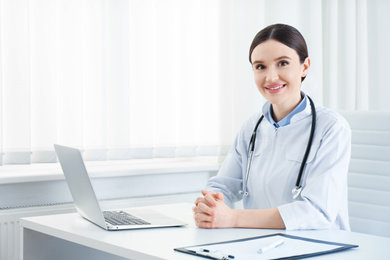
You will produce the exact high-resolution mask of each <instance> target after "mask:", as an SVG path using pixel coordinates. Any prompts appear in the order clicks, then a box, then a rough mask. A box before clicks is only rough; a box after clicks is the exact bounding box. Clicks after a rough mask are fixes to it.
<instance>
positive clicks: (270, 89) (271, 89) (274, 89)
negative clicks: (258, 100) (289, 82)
mask: <svg viewBox="0 0 390 260" xmlns="http://www.w3.org/2000/svg"><path fill="white" fill-rule="evenodd" d="M283 86H284V85H280V86H278V87H276V88H270V90H275V89H280V88H282V87H283Z"/></svg>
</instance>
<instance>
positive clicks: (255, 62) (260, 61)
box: [252, 56, 291, 65]
mask: <svg viewBox="0 0 390 260" xmlns="http://www.w3.org/2000/svg"><path fill="white" fill-rule="evenodd" d="M278 60H291V58H290V57H288V56H280V57H278V58H276V59H274V61H278ZM259 63H260V64H261V63H264V61H262V60H255V61H254V62H252V65H254V64H259Z"/></svg>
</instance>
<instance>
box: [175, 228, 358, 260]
mask: <svg viewBox="0 0 390 260" xmlns="http://www.w3.org/2000/svg"><path fill="white" fill-rule="evenodd" d="M280 239H283V242H284V243H283V245H281V246H279V247H276V248H273V249H271V250H268V251H266V252H264V253H258V251H259V249H260V248H262V247H264V246H266V245H269V244H272V243H274V242H275V241H278V240H280ZM356 247H358V245H352V244H343V243H336V242H329V241H323V240H317V239H311V238H304V237H299V236H293V235H288V234H283V233H276V234H270V235H265V236H258V237H249V238H244V239H237V240H230V241H224V242H218V243H210V244H202V245H195V246H187V247H181V248H175V249H174V250H175V251H178V252H182V253H186V254H191V255H195V256H199V257H203V258H208V259H226V260H242V259H244V260H245V259H251V260H252V259H253V260H262V259H274V260H277V259H279V260H282V259H283V260H284V259H302V258H308V257H312V256H318V255H324V254H330V253H336V252H340V251H343V250H347V249H351V248H356Z"/></svg>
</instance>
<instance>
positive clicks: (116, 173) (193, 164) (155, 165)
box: [0, 157, 220, 184]
mask: <svg viewBox="0 0 390 260" xmlns="http://www.w3.org/2000/svg"><path fill="white" fill-rule="evenodd" d="M85 165H86V168H87V170H88V173H89V175H90V177H91V178H109V177H122V176H136V175H148V174H150V175H152V174H154V175H155V174H166V173H185V172H205V171H207V172H216V171H218V170H219V167H220V160H219V158H218V157H191V158H174V159H171V158H169V159H142V160H131V161H127V160H126V161H119V160H118V161H87V162H85ZM63 179H64V175H63V172H62V169H61V166H60V164H59V163H50V164H31V165H4V166H0V184H9V183H25V182H38V181H54V180H63Z"/></svg>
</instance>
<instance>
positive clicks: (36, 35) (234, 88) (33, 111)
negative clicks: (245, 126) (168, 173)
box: [0, 0, 390, 165]
mask: <svg viewBox="0 0 390 260" xmlns="http://www.w3.org/2000/svg"><path fill="white" fill-rule="evenodd" d="M389 12H390V2H389V1H387V0H375V1H368V0H359V1H348V0H341V1H336V0H332V1H311V0H300V1H285V0H264V1H257V0H246V1H241V0H196V1H194V0H56V1H53V0H0V102H1V106H0V165H1V164H20V163H35V162H55V161H56V156H55V153H54V149H53V143H58V144H63V145H69V146H74V147H78V148H80V149H82V150H83V151H84V158H85V159H86V160H113V159H132V158H155V157H182V156H197V155H221V154H224V153H226V150H227V149H228V147H229V145H230V144H231V142H232V141H233V138H234V136H235V134H236V132H237V131H238V129H239V127H240V126H241V124H242V122H243V121H244V120H245V119H246V118H247V117H248V116H249V115H250V114H252V113H255V112H259V111H261V106H262V104H263V102H264V100H263V99H262V98H261V96H260V94H259V93H258V91H257V90H256V87H255V85H254V83H253V75H252V70H251V66H250V64H249V62H248V49H249V46H250V43H251V41H252V39H253V37H254V35H255V34H256V33H257V32H258V31H259V30H260V29H261V28H263V27H265V26H267V25H269V24H273V23H288V24H291V25H292V26H295V27H296V28H297V29H298V30H300V31H301V32H302V34H303V36H304V37H305V39H306V41H307V43H308V47H309V56H310V57H311V62H312V63H311V67H310V70H309V74H308V76H307V79H306V80H305V82H304V83H303V86H302V89H303V91H305V92H306V93H308V94H309V95H311V96H312V97H313V98H314V99H315V101H316V102H317V103H319V104H323V105H325V106H328V107H330V108H334V109H346V110H386V111H388V110H390V102H389V96H390V88H388V80H387V77H386V75H387V72H386V70H387V67H388V66H387V61H388V60H389V59H390V51H389V50H390V49H389V48H388V46H389V45H390V34H389V32H388V31H389V30H388V28H387V27H388V24H390V17H389V15H388V14H389Z"/></svg>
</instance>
